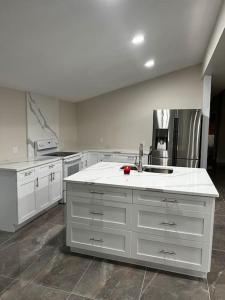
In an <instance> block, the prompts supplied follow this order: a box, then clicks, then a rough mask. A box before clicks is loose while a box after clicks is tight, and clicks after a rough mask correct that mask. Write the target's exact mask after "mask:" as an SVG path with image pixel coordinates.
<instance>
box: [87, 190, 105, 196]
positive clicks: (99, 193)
mask: <svg viewBox="0 0 225 300" xmlns="http://www.w3.org/2000/svg"><path fill="white" fill-rule="evenodd" d="M90 193H91V194H96V195H104V193H103V192H96V191H90Z"/></svg>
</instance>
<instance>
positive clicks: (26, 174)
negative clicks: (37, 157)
mask: <svg viewBox="0 0 225 300" xmlns="http://www.w3.org/2000/svg"><path fill="white" fill-rule="evenodd" d="M30 174H32V171H29V172H25V173H24V175H25V176H29V175H30Z"/></svg>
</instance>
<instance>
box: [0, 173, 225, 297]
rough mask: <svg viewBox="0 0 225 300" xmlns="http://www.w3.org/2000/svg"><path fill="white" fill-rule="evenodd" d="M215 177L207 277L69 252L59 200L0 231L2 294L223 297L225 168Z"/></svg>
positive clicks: (224, 273) (224, 279)
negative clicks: (12, 230)
mask: <svg viewBox="0 0 225 300" xmlns="http://www.w3.org/2000/svg"><path fill="white" fill-rule="evenodd" d="M213 180H214V182H215V184H216V186H217V188H218V190H219V192H220V198H219V199H218V200H217V201H216V214H215V230H214V243H213V256H212V269H211V272H210V273H209V274H208V280H201V279H196V278H191V277H187V276H182V275H175V274H171V273H167V272H159V271H156V270H151V269H149V268H147V269H146V268H143V267H135V266H131V265H127V264H122V263H113V262H112V261H107V260H101V259H94V258H93V257H88V256H81V255H75V254H73V255H72V254H70V252H69V250H68V248H67V247H66V246H65V228H64V213H63V210H64V206H63V205H58V206H57V207H55V208H53V209H51V210H49V211H48V212H47V213H45V214H44V215H42V216H41V217H39V218H38V219H36V220H34V221H33V222H31V223H30V224H28V225H26V226H25V227H24V228H23V229H21V230H19V231H18V232H16V233H14V234H12V233H6V232H1V231H0V299H1V300H39V299H41V300H52V299H54V300H63V299H65V300H88V299H98V300H100V299H102V300H106V299H109V300H161V299H163V300H164V299H165V300H172V299H182V300H186V299H188V300H192V299H193V300H205V299H211V300H222V299H225V171H224V172H218V173H217V174H215V175H214V176H213Z"/></svg>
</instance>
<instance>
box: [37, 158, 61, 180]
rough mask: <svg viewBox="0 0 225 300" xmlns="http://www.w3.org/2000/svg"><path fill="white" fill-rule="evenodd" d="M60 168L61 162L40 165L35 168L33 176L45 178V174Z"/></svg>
mask: <svg viewBox="0 0 225 300" xmlns="http://www.w3.org/2000/svg"><path fill="white" fill-rule="evenodd" d="M61 168H62V161H57V162H54V163H50V164H45V165H41V166H39V167H36V168H35V173H36V174H35V175H36V176H37V177H38V176H45V175H46V174H51V173H53V172H55V171H57V170H60V169H61Z"/></svg>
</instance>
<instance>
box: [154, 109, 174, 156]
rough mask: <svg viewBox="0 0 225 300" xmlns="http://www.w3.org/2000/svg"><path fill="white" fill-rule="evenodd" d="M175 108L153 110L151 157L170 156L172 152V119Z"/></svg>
mask: <svg viewBox="0 0 225 300" xmlns="http://www.w3.org/2000/svg"><path fill="white" fill-rule="evenodd" d="M175 116H176V111H175V110H170V109H157V110H154V111H153V136H152V157H153V158H171V157H172V153H173V124H174V122H173V120H174V117H175Z"/></svg>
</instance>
